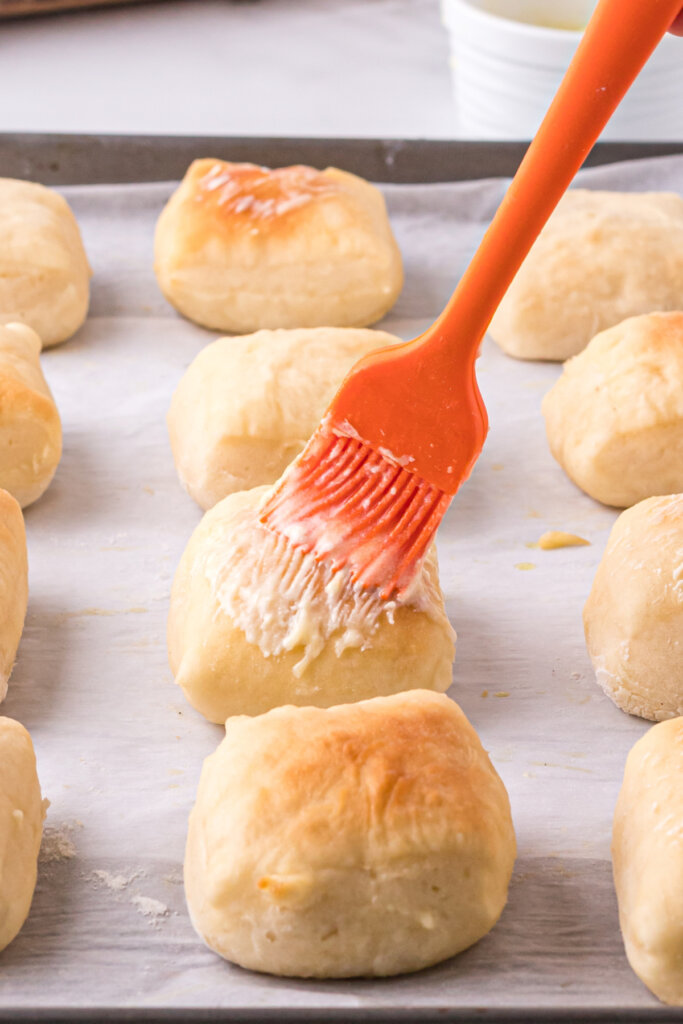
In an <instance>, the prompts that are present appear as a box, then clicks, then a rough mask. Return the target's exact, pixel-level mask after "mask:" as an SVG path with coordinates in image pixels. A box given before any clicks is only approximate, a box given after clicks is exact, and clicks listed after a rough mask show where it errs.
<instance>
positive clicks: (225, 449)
mask: <svg viewBox="0 0 683 1024" xmlns="http://www.w3.org/2000/svg"><path fill="white" fill-rule="evenodd" d="M398 340H399V339H398V338H396V337H395V336H394V335H393V334H386V333H385V332H384V331H370V330H362V329H352V328H343V327H315V328H303V329H300V330H291V331H258V332H257V333H256V334H248V335H245V336H244V337H240V338H218V340H217V341H214V342H212V343H211V344H210V345H207V346H206V348H204V349H203V350H202V351H201V352H200V353H199V355H198V356H197V358H196V359H195V360H194V361H193V362H192V363H191V364H190V366H189V367H188V369H187V371H186V372H185V374H184V376H183V378H182V380H181V381H180V384H179V385H178V388H177V390H176V392H175V394H174V395H173V399H172V401H171V407H170V409H169V413H168V418H167V423H168V432H169V436H170V439H171V448H172V450H173V458H174V460H175V465H176V469H177V470H178V476H179V477H180V480H181V483H182V484H183V486H184V487H185V489H186V490H187V492H188V494H190V495H191V497H192V498H194V500H195V501H196V502H197V503H198V504H199V505H201V507H202V508H204V509H209V508H212V507H213V505H215V504H216V502H217V501H220V500H221V499H222V498H225V497H226V495H228V494H232V493H233V491H242V490H247V489H249V488H251V487H258V486H259V485H261V484H272V483H274V482H275V481H276V480H277V479H278V477H280V476H281V475H282V473H283V472H284V471H285V469H286V468H287V466H288V465H289V463H290V462H291V461H292V459H294V458H295V456H297V455H298V454H299V452H300V451H301V450H302V449H303V447H304V445H305V444H306V442H307V441H308V439H309V437H310V436H311V434H312V433H313V432H314V430H315V429H316V427H317V426H318V424H319V423H320V420H321V419H322V417H323V414H324V412H325V409H326V408H327V406H328V405H329V403H330V402H331V400H332V398H333V397H334V394H335V392H336V390H337V388H338V387H339V385H340V384H341V382H342V380H343V379H344V377H345V375H346V374H347V373H348V371H349V370H350V369H351V367H352V366H353V364H354V363H355V362H356V361H357V360H358V359H360V358H361V357H362V356H364V355H367V353H368V352H372V351H373V350H374V349H377V348H381V347H383V346H386V345H392V344H395V343H396V342H398Z"/></svg>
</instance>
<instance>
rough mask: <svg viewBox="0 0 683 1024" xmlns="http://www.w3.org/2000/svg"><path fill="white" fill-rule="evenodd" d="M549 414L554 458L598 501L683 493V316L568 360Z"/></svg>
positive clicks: (631, 325) (609, 336) (648, 322)
mask: <svg viewBox="0 0 683 1024" xmlns="http://www.w3.org/2000/svg"><path fill="white" fill-rule="evenodd" d="M682 298H683V297H682ZM543 415H544V417H545V425H546V433H547V435H548V442H549V444H550V450H551V452H552V454H553V455H554V457H555V458H556V459H557V461H558V462H559V463H560V465H561V466H562V468H563V469H564V470H565V472H566V473H567V475H568V476H569V477H570V478H571V479H572V480H573V481H574V483H575V484H576V485H577V486H578V487H580V488H581V489H582V490H583V491H585V492H586V494H589V495H590V496H591V497H592V498H595V499H596V500H597V501H601V502H603V503H604V504H605V505H615V506H617V507H618V508H625V507H627V506H629V505H634V504H635V503H636V502H638V501H642V500H643V499H644V498H650V497H652V496H653V495H658V494H676V493H678V492H680V491H683V313H678V312H676V313H650V314H649V315H647V316H639V317H632V318H631V319H629V320H625V321H624V322H623V323H620V324H617V326H616V327H612V328H610V329H609V330H608V331H603V332H602V334H598V335H597V336H596V337H595V338H593V340H592V341H591V342H590V344H589V345H588V347H587V348H586V349H585V350H584V351H583V352H582V353H581V354H580V355H578V356H575V357H574V358H573V359H570V360H569V362H567V363H565V365H564V368H563V372H562V376H561V377H560V379H559V380H558V381H557V383H556V384H555V385H554V387H553V388H551V390H550V391H549V392H548V394H547V395H546V396H545V398H544V400H543Z"/></svg>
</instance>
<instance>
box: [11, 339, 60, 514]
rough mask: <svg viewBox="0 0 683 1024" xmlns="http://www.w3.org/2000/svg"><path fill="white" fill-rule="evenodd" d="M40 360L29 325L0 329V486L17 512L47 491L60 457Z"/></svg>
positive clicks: (56, 420)
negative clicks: (11, 496) (17, 506)
mask: <svg viewBox="0 0 683 1024" xmlns="http://www.w3.org/2000/svg"><path fill="white" fill-rule="evenodd" d="M39 356H40V338H39V337H38V335H37V334H36V332H35V331H33V330H31V328H30V327H26V326H25V325H24V324H7V325H6V326H4V327H3V326H0V487H4V488H5V490H6V491H9V492H10V494H13V495H14V497H15V498H16V499H17V501H18V502H19V504H20V505H21V506H22V508H24V507H25V506H26V505H30V504H31V502H32V501H35V500H36V499H37V498H39V497H40V496H41V494H42V493H43V492H44V491H45V490H46V489H47V487H48V485H49V483H50V481H51V480H52V478H53V476H54V475H55V471H56V469H57V466H58V464H59V460H60V458H61V456H62V424H61V422H60V419H59V413H58V412H57V406H56V405H55V403H54V400H53V398H52V394H51V392H50V389H49V387H48V386H47V383H46V381H45V378H44V377H43V371H42V370H41V367H40V358H39Z"/></svg>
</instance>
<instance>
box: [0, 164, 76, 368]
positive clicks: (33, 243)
mask: <svg viewBox="0 0 683 1024" xmlns="http://www.w3.org/2000/svg"><path fill="white" fill-rule="evenodd" d="M90 276H91V271H90V267H89V265H88V260H87V257H86V255H85V250H84V248H83V242H82V240H81V235H80V231H79V230H78V224H77V223H76V219H75V217H74V215H73V213H72V212H71V209H70V208H69V205H68V203H67V202H66V200H65V199H64V198H63V197H62V196H60V195H59V194H58V193H57V192H53V191H52V189H49V188H45V187H44V186H43V185H38V184H36V183H34V182H31V181H15V180H14V179H12V178H0V323H5V324H6V323H12V322H14V321H17V322H20V323H24V324H28V326H29V327H32V328H33V330H34V331H36V332H37V333H38V335H39V336H40V338H41V339H42V342H43V346H44V347H45V348H47V347H48V346H50V345H56V344H58V343H59V342H60V341H65V340H66V339H67V338H70V337H71V335H72V334H74V332H75V331H77V330H78V328H79V327H80V326H81V324H82V323H83V321H84V320H85V317H86V314H87V312H88V303H89V301H90Z"/></svg>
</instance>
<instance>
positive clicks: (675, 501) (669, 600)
mask: <svg viewBox="0 0 683 1024" xmlns="http://www.w3.org/2000/svg"><path fill="white" fill-rule="evenodd" d="M682 554H683V494H673V495H669V496H666V497H663V498H650V499H649V500H648V501H641V502H640V504H638V505H634V506H633V508H630V509H628V510H627V511H626V512H622V514H621V515H620V516H619V518H618V519H617V521H616V523H615V524H614V527H613V529H612V533H611V534H610V538H609V542H608V544H607V548H606V549H605V553H604V555H603V556H602V561H601V562H600V565H599V566H598V571H597V573H596V575H595V580H594V581H593V587H592V589H591V592H590V596H589V598H588V601H587V602H586V607H585V609H584V613H583V621H584V626H585V630H586V644H587V646H588V653H589V654H590V656H591V660H592V662H593V667H594V668H595V673H596V677H597V680H598V683H599V684H600V685H601V686H602V688H603V690H604V691H605V693H606V694H607V695H608V697H611V698H612V700H613V701H614V703H615V704H616V705H617V707H620V708H622V710H624V711H627V712H628V713H629V714H630V715H640V717H641V718H649V719H651V720H652V721H654V722H659V721H661V720H662V719H665V718H674V717H675V716H676V715H683V672H682V671H681V656H682V653H683V563H682V562H681V555H682Z"/></svg>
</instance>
